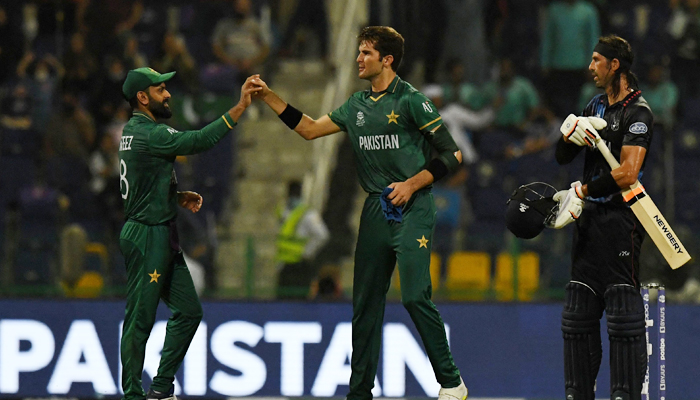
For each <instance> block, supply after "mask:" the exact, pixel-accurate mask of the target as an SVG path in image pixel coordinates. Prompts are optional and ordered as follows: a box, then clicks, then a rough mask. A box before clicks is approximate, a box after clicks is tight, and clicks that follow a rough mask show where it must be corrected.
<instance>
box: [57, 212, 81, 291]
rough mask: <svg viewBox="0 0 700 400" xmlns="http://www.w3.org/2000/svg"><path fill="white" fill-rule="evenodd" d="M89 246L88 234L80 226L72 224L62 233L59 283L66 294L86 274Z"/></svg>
mask: <svg viewBox="0 0 700 400" xmlns="http://www.w3.org/2000/svg"><path fill="white" fill-rule="evenodd" d="M87 244H88V235H87V232H86V231H85V229H83V227H81V226H80V225H78V224H70V225H68V226H66V227H65V228H63V230H62V231H61V237H60V250H59V257H60V272H59V281H60V284H61V286H62V287H63V289H64V291H65V292H70V291H71V290H72V288H73V287H75V285H76V283H78V280H79V279H80V277H81V276H82V274H83V272H84V267H85V249H86V247H87Z"/></svg>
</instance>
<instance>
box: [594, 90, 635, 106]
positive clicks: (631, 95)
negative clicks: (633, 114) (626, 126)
mask: <svg viewBox="0 0 700 400" xmlns="http://www.w3.org/2000/svg"><path fill="white" fill-rule="evenodd" d="M640 94H642V91H641V90H635V91H632V92H629V94H628V95H627V96H625V98H624V99H622V100H620V101H618V102H617V103H615V104H612V105H611V104H608V96H606V95H605V94H603V98H602V101H603V104H605V105H606V106H607V107H618V106H622V107H627V106H628V105H630V103H631V102H632V100H634V98H635V97H637V96H639V95H640Z"/></svg>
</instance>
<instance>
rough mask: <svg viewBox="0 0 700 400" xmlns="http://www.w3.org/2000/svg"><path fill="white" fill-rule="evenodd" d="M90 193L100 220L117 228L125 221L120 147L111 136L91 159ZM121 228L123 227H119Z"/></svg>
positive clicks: (102, 143)
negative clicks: (95, 203)
mask: <svg viewBox="0 0 700 400" xmlns="http://www.w3.org/2000/svg"><path fill="white" fill-rule="evenodd" d="M88 165H89V167H90V175H91V179H90V191H91V192H92V193H93V194H94V195H95V199H96V200H97V206H98V209H99V211H100V215H99V217H100V219H101V220H102V221H108V222H110V223H111V224H112V225H115V226H113V228H115V230H114V231H115V232H116V225H121V224H120V222H122V221H123V216H122V203H121V194H120V192H119V146H118V145H117V143H116V142H115V141H114V139H113V138H112V137H110V136H109V135H103V136H102V138H101V139H100V146H99V147H98V148H97V149H96V150H95V151H93V152H92V154H91V155H90V159H89V164H88ZM119 228H121V226H119Z"/></svg>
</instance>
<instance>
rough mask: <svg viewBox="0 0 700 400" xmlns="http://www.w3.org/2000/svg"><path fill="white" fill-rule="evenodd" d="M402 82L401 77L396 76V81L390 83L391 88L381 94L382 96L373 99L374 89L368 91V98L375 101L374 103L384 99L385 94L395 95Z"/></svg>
mask: <svg viewBox="0 0 700 400" xmlns="http://www.w3.org/2000/svg"><path fill="white" fill-rule="evenodd" d="M400 80H401V78H399V76H398V75H396V76H395V77H394V79H393V80H392V81H391V83H389V86H388V87H387V88H386V90H383V91H382V92H381V93H382V94H380V95H379V96H377V97H372V88H370V89H369V90H368V91H367V96H368V97H369V98H370V99H372V100H374V101H379V99H381V98H382V97H384V95H385V94H387V93H395V92H396V88H397V87H398V86H399V81H400Z"/></svg>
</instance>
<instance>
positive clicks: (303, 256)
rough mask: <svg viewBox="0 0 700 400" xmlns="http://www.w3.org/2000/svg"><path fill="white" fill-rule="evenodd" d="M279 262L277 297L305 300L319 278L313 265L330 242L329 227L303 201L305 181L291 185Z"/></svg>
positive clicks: (279, 238) (284, 211) (282, 216)
mask: <svg viewBox="0 0 700 400" xmlns="http://www.w3.org/2000/svg"><path fill="white" fill-rule="evenodd" d="M279 217H280V222H281V226H280V230H279V234H278V235H277V261H279V262H280V263H281V269H280V272H279V277H278V282H277V298H279V299H294V298H297V299H305V298H306V297H307V296H308V294H309V285H310V284H311V281H312V279H313V276H314V275H315V272H314V271H313V269H312V265H311V263H312V262H313V261H314V259H315V258H316V255H317V253H318V251H319V250H320V249H321V247H322V246H323V245H324V244H325V243H326V242H327V241H328V236H329V235H328V228H327V227H326V224H324V223H323V219H321V215H320V214H319V213H318V211H316V210H313V209H310V208H309V206H307V205H306V204H304V203H303V202H302V198H301V182H299V181H291V182H289V185H288V192H287V203H286V204H285V206H284V208H283V209H281V210H279Z"/></svg>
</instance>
